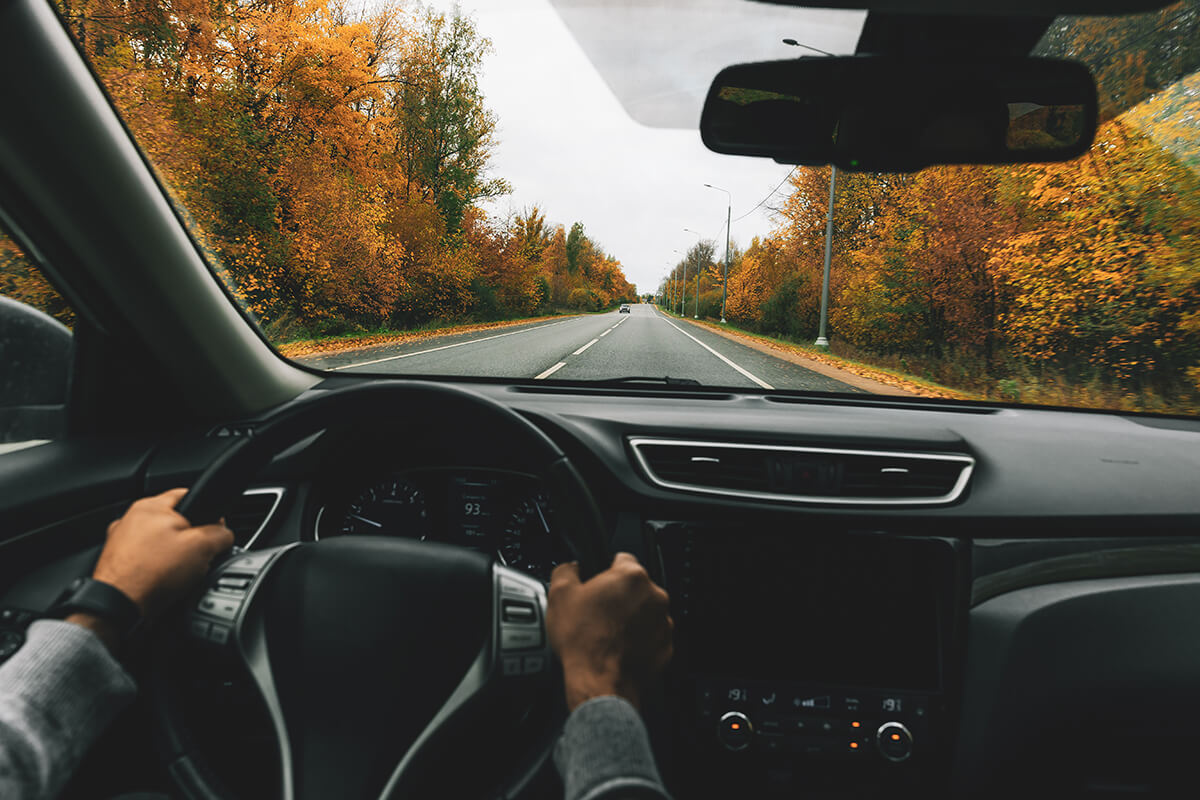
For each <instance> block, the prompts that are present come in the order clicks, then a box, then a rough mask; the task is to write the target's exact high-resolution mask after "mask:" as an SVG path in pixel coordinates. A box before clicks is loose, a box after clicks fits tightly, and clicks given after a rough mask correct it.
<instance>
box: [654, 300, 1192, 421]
mask: <svg viewBox="0 0 1200 800" xmlns="http://www.w3.org/2000/svg"><path fill="white" fill-rule="evenodd" d="M658 310H659V311H662V312H664V313H667V314H670V315H671V316H673V317H676V318H679V319H686V320H690V321H692V322H693V323H696V322H699V323H701V324H703V325H705V326H706V327H709V328H712V329H714V330H718V331H721V330H728V331H733V332H736V333H738V334H740V335H742V336H746V337H748V338H752V339H757V340H759V341H762V342H766V343H769V344H771V345H772V346H774V347H778V348H781V349H785V350H791V351H793V352H795V353H798V354H800V355H801V356H803V357H805V358H811V359H813V360H816V361H821V362H823V363H825V364H829V365H831V366H835V367H839V368H841V369H845V370H847V371H849V372H853V373H854V374H857V375H861V376H863V377H868V378H874V379H875V380H879V381H880V382H881V383H889V384H893V385H895V384H896V382H897V381H899V382H900V383H901V384H904V383H908V384H912V386H913V387H914V388H916V389H918V390H919V391H918V393H919V394H932V395H934V396H938V397H946V398H951V399H959V400H975V401H983V402H1000V403H1021V404H1028V405H1038V406H1062V407H1066V408H1096V409H1105V410H1110V411H1134V412H1150V413H1159V414H1198V413H1200V393H1198V392H1194V391H1191V390H1190V389H1188V388H1186V387H1184V388H1182V389H1180V390H1179V391H1176V392H1173V393H1171V394H1169V395H1165V394H1163V393H1161V392H1158V391H1155V390H1153V389H1148V388H1138V389H1134V388H1129V387H1121V386H1114V385H1112V384H1111V383H1106V382H1105V381H1103V380H1101V378H1100V376H1099V374H1098V373H1097V372H1096V371H1091V372H1089V373H1085V374H1082V375H1079V376H1069V375H1066V374H1064V373H1062V372H1060V371H1055V370H1053V369H1051V368H1042V369H1038V368H1035V367H1033V366H1031V365H1029V364H1027V363H1024V362H1021V361H1019V360H1015V359H1005V358H1000V359H994V360H993V364H992V365H991V366H990V367H989V365H988V364H987V362H986V361H985V359H983V358H981V357H978V356H965V355H959V354H955V355H951V356H949V357H945V358H933V357H919V356H912V355H898V354H878V353H870V352H865V351H861V350H858V349H856V348H854V347H853V346H851V345H848V344H846V343H844V342H838V341H837V340H836V339H834V341H833V342H832V345H831V347H830V348H829V349H828V350H826V348H822V347H816V346H814V345H812V344H811V343H806V342H797V341H795V340H793V339H790V338H787V337H779V336H771V335H768V334H763V333H758V332H756V331H751V330H747V329H745V328H742V327H740V326H737V325H734V324H732V323H726V324H724V325H722V324H721V323H720V322H718V321H716V320H713V319H701V320H694V319H692V318H691V317H690V316H684V317H681V316H680V315H679V314H678V313H675V312H670V311H667V310H666V309H663V308H661V307H659V309H658ZM888 378H890V379H891V380H888ZM902 388H904V387H902Z"/></svg>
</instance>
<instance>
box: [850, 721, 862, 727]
mask: <svg viewBox="0 0 1200 800" xmlns="http://www.w3.org/2000/svg"><path fill="white" fill-rule="evenodd" d="M861 726H862V723H861V722H859V721H858V720H855V721H854V722H851V723H850V727H851V728H858V727H861Z"/></svg>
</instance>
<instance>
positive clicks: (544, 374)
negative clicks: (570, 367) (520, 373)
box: [533, 361, 567, 381]
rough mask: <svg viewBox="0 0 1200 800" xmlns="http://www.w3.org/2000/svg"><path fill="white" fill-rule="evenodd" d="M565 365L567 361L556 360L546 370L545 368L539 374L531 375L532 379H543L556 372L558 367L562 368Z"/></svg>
mask: <svg viewBox="0 0 1200 800" xmlns="http://www.w3.org/2000/svg"><path fill="white" fill-rule="evenodd" d="M566 365H567V362H565V361H560V362H558V363H557V364H555V365H554V366H553V367H551V368H550V369H548V370H546V371H545V372H543V373H542V374H541V375H535V376H534V377H533V379H534V380H535V381H540V380H545V379H546V378H549V377H550V376H551V375H553V374H554V373H556V372H558V371H559V370H560V369H562V368H563V367H565V366H566Z"/></svg>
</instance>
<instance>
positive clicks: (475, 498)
mask: <svg viewBox="0 0 1200 800" xmlns="http://www.w3.org/2000/svg"><path fill="white" fill-rule="evenodd" d="M340 494H341V495H342V496H341V497H339V498H337V499H335V500H334V501H333V502H331V503H330V504H329V505H326V506H325V507H324V508H322V509H321V512H320V514H319V516H318V517H317V523H316V536H315V538H317V539H327V538H331V537H334V536H403V537H407V538H411V539H419V540H421V541H435V542H442V543H445V544H452V545H457V546H460V547H467V548H470V549H473V550H478V551H480V552H484V553H489V554H494V555H495V556H496V557H497V558H498V559H499V560H500V561H501V563H503V564H506V565H507V566H510V567H513V568H515V569H519V570H521V571H523V572H526V573H528V574H530V575H532V576H534V577H536V578H539V579H541V580H543V581H548V580H549V579H550V573H551V572H552V571H553V569H554V567H555V566H557V565H558V564H560V563H562V562H563V561H568V560H570V558H571V556H570V551H569V550H568V548H567V546H566V543H565V542H563V540H562V538H561V537H560V536H558V535H556V534H555V533H554V531H553V528H552V524H551V520H552V517H553V513H552V510H551V507H550V503H549V500H548V498H547V496H546V493H545V491H544V490H543V488H542V486H541V485H540V483H539V482H538V480H537V479H536V478H534V477H533V476H530V475H526V474H524V473H515V472H504V471H500V470H484V469H448V468H424V469H414V470H406V471H399V472H388V473H386V474H382V475H379V476H377V477H375V478H373V479H371V480H369V481H368V482H364V483H362V484H358V485H355V486H352V487H350V488H348V489H347V490H345V491H343V492H341V493H340Z"/></svg>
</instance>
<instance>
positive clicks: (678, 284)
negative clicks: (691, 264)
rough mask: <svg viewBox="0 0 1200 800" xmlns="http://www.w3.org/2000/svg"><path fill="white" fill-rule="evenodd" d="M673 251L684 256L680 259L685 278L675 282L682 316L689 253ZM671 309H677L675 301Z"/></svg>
mask: <svg viewBox="0 0 1200 800" xmlns="http://www.w3.org/2000/svg"><path fill="white" fill-rule="evenodd" d="M671 252H672V253H674V254H675V255H677V256H683V258H682V259H681V261H680V263H681V264H682V265H683V279H682V281H676V282H675V289H676V294H677V295H678V296H679V316H681V317H682V316H683V315H684V312H683V303H684V294H686V293H687V254H686V253H684V252H683V251H682V250H672V251H671ZM671 310H672V311H674V310H675V304H674V303H672V304H671Z"/></svg>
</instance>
